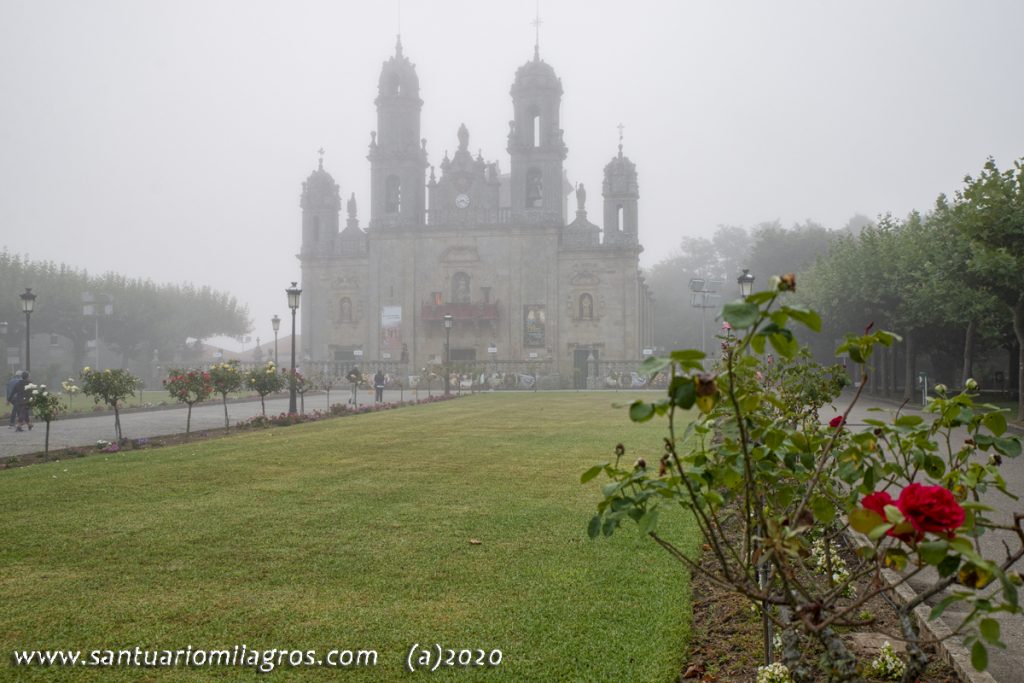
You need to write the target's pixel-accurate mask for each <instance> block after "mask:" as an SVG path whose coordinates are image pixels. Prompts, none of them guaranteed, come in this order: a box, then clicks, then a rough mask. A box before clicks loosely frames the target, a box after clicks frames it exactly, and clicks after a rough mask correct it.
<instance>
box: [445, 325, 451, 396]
mask: <svg viewBox="0 0 1024 683" xmlns="http://www.w3.org/2000/svg"><path fill="white" fill-rule="evenodd" d="M451 342H452V315H451V313H447V314H445V316H444V395H445V396H450V395H451V391H452V388H451V382H452V368H451V365H452V344H451Z"/></svg>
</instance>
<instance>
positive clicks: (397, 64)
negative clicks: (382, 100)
mask: <svg viewBox="0 0 1024 683" xmlns="http://www.w3.org/2000/svg"><path fill="white" fill-rule="evenodd" d="M419 91H420V79H419V77H418V76H417V75H416V65H415V64H413V63H412V62H410V61H409V58H408V57H406V56H405V55H404V54H403V53H402V38H401V36H399V38H398V41H397V42H396V43H395V54H394V55H393V56H392V57H390V58H389V59H388V61H386V62H384V65H383V66H382V67H381V70H380V80H379V81H378V82H377V94H378V95H379V96H380V97H419Z"/></svg>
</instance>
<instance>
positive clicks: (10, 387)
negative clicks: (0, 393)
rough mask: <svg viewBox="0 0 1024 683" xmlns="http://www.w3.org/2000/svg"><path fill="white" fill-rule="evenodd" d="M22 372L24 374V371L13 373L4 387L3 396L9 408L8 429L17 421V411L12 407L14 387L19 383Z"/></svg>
mask: <svg viewBox="0 0 1024 683" xmlns="http://www.w3.org/2000/svg"><path fill="white" fill-rule="evenodd" d="M22 372H24V370H18V371H17V372H16V373H14V376H13V377H11V378H10V379H9V380H7V386H6V387H5V393H4V395H5V397H6V398H7V403H8V404H10V406H11V420H10V423H9V424H8V425H7V428H8V429H13V428H14V423H15V422H17V421H18V411H17V409H16V408H15V407H14V387H15V386H17V384H18V382H20V381H21V373H22Z"/></svg>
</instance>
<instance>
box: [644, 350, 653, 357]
mask: <svg viewBox="0 0 1024 683" xmlns="http://www.w3.org/2000/svg"><path fill="white" fill-rule="evenodd" d="M642 353H643V354H644V355H645V356H653V355H654V349H644V350H643V351H642Z"/></svg>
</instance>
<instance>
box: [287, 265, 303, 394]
mask: <svg viewBox="0 0 1024 683" xmlns="http://www.w3.org/2000/svg"><path fill="white" fill-rule="evenodd" d="M284 291H285V292H286V293H287V294H288V308H290V309H292V372H291V377H290V378H289V382H288V385H289V389H288V412H289V413H294V412H297V406H296V405H295V311H297V310H299V297H300V296H301V295H302V290H301V289H299V283H297V282H293V283H292V286H291V287H289V288H288V289H286V290H284Z"/></svg>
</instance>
